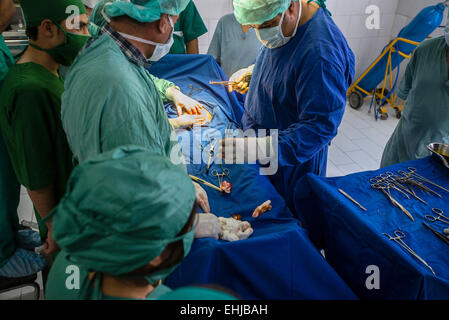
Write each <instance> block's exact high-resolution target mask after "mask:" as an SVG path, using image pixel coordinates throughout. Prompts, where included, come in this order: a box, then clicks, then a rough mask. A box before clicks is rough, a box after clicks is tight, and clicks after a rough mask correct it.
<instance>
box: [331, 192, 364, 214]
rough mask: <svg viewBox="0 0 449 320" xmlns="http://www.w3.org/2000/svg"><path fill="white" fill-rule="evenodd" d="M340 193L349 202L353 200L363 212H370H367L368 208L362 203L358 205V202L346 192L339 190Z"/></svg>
mask: <svg viewBox="0 0 449 320" xmlns="http://www.w3.org/2000/svg"><path fill="white" fill-rule="evenodd" d="M338 191H339V192H340V193H341V194H343V195H344V196H345V197H346V198H348V199H349V200H351V201H352V202H354V203H355V204H356V205H357V206H358V207H359V208H360V209H362V210H363V211H368V210H366V208H365V207H364V206H362V205H361V204H360V203H358V202H357V201H356V200H354V198H353V197H351V196H350V195H349V194H347V193H346V192H344V191H343V190H341V189H338Z"/></svg>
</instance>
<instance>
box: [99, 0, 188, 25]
mask: <svg viewBox="0 0 449 320" xmlns="http://www.w3.org/2000/svg"><path fill="white" fill-rule="evenodd" d="M190 1H191V0H149V1H148V0H130V1H124V0H120V1H115V2H114V3H112V4H108V5H106V6H105V12H106V15H107V16H108V17H110V18H114V17H119V16H123V15H127V16H129V17H131V18H132V19H134V20H137V21H139V22H153V21H157V20H160V18H161V15H162V14H164V13H165V14H168V15H172V16H177V15H179V14H180V13H181V12H182V11H184V9H185V8H186V7H187V5H188V4H189V2H190Z"/></svg>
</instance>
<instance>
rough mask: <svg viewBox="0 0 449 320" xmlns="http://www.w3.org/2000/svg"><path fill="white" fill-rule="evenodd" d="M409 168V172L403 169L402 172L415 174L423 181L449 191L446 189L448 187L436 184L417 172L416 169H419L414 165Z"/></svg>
mask: <svg viewBox="0 0 449 320" xmlns="http://www.w3.org/2000/svg"><path fill="white" fill-rule="evenodd" d="M408 170H409V172H404V171H402V172H404V173H405V174H407V175H412V176H415V177H416V178H418V179H420V180H422V181H424V182H427V183H430V184H431V185H433V186H435V187H438V188H440V189H442V190H444V191H446V192H448V193H449V190H448V189H446V188H444V187H442V186H440V185H438V184H436V183H435V182H432V181H430V180H429V179H426V178H424V177H423V176H421V175H419V174H417V173H416V171H418V170H417V169H416V168H414V167H408ZM399 174H401V172H399Z"/></svg>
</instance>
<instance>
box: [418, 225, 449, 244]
mask: <svg viewBox="0 0 449 320" xmlns="http://www.w3.org/2000/svg"><path fill="white" fill-rule="evenodd" d="M422 224H423V225H424V227H426V228H427V229H429V230H430V231H432V233H433V234H434V235H435V236H437V237H438V238H439V239H440V240H442V241H443V242H444V243H445V244H447V245H449V239H448V238H446V237H445V236H444V235H442V234H441V233H439V232H438V231H436V230H435V229H434V228H432V227H431V226H429V225H428V224H427V223H425V222H423V223H422Z"/></svg>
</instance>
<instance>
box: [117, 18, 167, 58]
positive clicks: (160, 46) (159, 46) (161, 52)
mask: <svg viewBox="0 0 449 320" xmlns="http://www.w3.org/2000/svg"><path fill="white" fill-rule="evenodd" d="M168 20H169V21H170V25H171V27H172V30H171V33H170V38H169V39H168V41H167V42H166V43H157V42H153V41H151V40H146V39H142V38H138V37H134V36H132V35H129V34H126V33H122V32H119V34H120V35H121V36H123V37H124V38H127V39H131V40H134V41H138V42H142V43H146V44H151V45H153V46H156V47H155V48H154V52H153V54H152V55H151V57H150V58H148V60H149V61H153V62H156V61H159V60H160V59H162V58H163V57H164V56H165V55H166V54H167V53H168V52H169V51H170V49H171V47H172V45H173V32H174V31H175V26H174V25H173V20H172V18H171V16H168Z"/></svg>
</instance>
